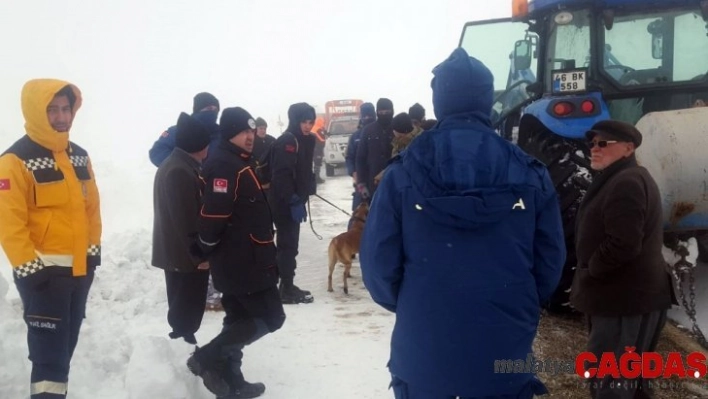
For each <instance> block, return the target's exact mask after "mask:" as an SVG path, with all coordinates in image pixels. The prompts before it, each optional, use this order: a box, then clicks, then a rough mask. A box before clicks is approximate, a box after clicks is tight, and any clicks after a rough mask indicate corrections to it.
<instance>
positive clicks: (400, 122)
mask: <svg viewBox="0 0 708 399" xmlns="http://www.w3.org/2000/svg"><path fill="white" fill-rule="evenodd" d="M391 127H392V128H393V130H394V131H396V132H398V133H403V134H408V133H410V132H412V131H413V121H411V117H410V116H408V114H407V113H405V112H401V113H400V114H398V115H396V116H394V117H393V122H391Z"/></svg>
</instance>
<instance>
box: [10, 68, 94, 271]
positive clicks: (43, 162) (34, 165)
mask: <svg viewBox="0 0 708 399" xmlns="http://www.w3.org/2000/svg"><path fill="white" fill-rule="evenodd" d="M67 85H68V86H70V87H71V89H72V90H73V92H74V94H75V95H76V102H75V104H74V107H73V110H72V112H73V114H74V115H76V111H77V110H78V109H79V108H80V107H81V92H80V91H79V89H78V88H77V87H76V86H74V85H71V84H69V83H68V82H63V81H60V80H53V79H38V80H31V81H29V82H27V83H26V84H25V86H24V87H23V89H22V113H23V115H24V117H25V130H26V132H27V134H26V135H25V136H23V137H22V138H21V139H19V140H18V141H16V142H15V143H14V144H13V145H12V146H11V147H10V148H9V149H7V150H6V151H5V152H4V153H3V154H2V155H0V221H2V222H1V223H0V245H2V248H3V250H4V251H5V254H6V255H7V257H8V259H9V260H10V264H11V265H12V268H13V270H14V274H15V277H16V278H17V281H18V283H19V282H21V281H22V282H29V281H42V280H43V278H42V277H41V276H44V277H46V276H47V275H49V273H51V274H57V273H58V274H66V275H73V276H83V275H86V269H87V263H88V264H90V265H92V266H96V265H98V264H100V256H101V245H100V244H101V214H100V207H99V195H98V188H97V186H96V180H95V178H94V174H93V170H92V169H91V162H90V159H89V157H88V153H87V152H86V151H85V150H84V149H83V148H81V147H79V146H77V145H76V144H74V143H72V142H70V141H69V133H68V132H64V133H60V132H57V131H55V130H54V129H53V128H52V127H51V125H50V124H49V119H48V117H47V106H48V105H49V103H50V102H51V101H52V99H53V98H54V95H55V94H56V93H57V92H58V91H60V90H61V89H62V88H64V87H66V86H67Z"/></svg>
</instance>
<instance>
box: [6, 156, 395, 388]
mask: <svg viewBox="0 0 708 399" xmlns="http://www.w3.org/2000/svg"><path fill="white" fill-rule="evenodd" d="M94 168H95V170H96V174H97V179H98V183H99V188H100V190H101V195H102V202H103V203H102V212H103V220H104V237H103V264H102V266H101V267H100V268H99V269H98V271H97V273H96V280H95V282H94V285H93V287H92V289H91V293H90V296H89V302H88V314H87V319H86V320H85V322H84V324H83V328H82V331H81V337H80V340H79V345H78V348H77V350H76V353H75V355H74V358H73V361H72V370H71V375H70V381H69V397H70V398H72V399H96V398H100V399H158V398H159V399H182V398H188V399H202V398H213V397H214V396H213V395H211V394H210V393H209V392H208V391H207V390H206V389H205V388H204V387H203V385H202V383H201V380H200V379H198V378H197V377H195V376H193V375H192V374H191V373H190V372H189V371H188V370H187V367H186V366H185V362H186V360H187V357H188V356H189V354H190V353H191V351H192V350H193V347H192V346H191V345H188V344H186V343H184V342H183V341H181V340H171V339H169V338H168V337H167V333H168V332H169V331H170V329H169V327H168V325H167V321H166V314H167V304H166V298H165V288H164V280H163V273H162V271H161V270H159V269H156V268H154V267H152V266H150V257H151V236H152V233H151V230H152V194H151V193H152V179H153V176H154V172H155V168H154V167H153V166H152V165H151V164H149V163H148V162H147V161H145V163H144V164H142V165H139V167H136V168H135V169H125V168H124V167H123V166H122V165H121V164H119V163H117V162H116V163H111V162H107V163H101V162H96V164H95V165H94ZM338 172H339V176H337V177H333V178H327V182H326V183H325V184H323V185H321V186H320V188H319V191H320V195H322V196H323V197H325V198H327V199H328V200H330V201H332V202H333V203H335V204H337V205H339V206H340V207H341V208H343V209H345V210H349V209H350V208H351V205H350V201H351V184H350V182H351V179H350V178H349V177H348V176H342V173H341V171H338ZM311 208H312V214H313V219H314V228H315V230H316V231H317V233H319V234H320V235H321V236H323V239H322V240H321V241H320V240H318V239H317V238H316V237H315V235H314V234H313V233H312V231H311V230H310V225H309V223H308V224H306V225H302V231H301V236H300V237H301V238H300V255H299V256H298V271H297V273H298V274H297V276H296V279H295V282H296V284H298V285H299V286H300V287H302V288H305V289H308V290H310V291H312V293H313V295H314V297H315V302H314V303H313V304H308V305H286V307H285V311H286V314H287V320H286V322H285V325H284V326H283V328H282V329H281V330H279V331H277V332H276V333H274V334H270V335H267V336H266V337H264V338H263V339H261V340H259V341H257V342H256V343H254V344H253V345H251V346H249V347H247V348H246V349H245V350H244V366H243V370H244V374H245V376H246V378H247V379H248V380H250V381H261V382H263V383H265V384H266V387H267V388H266V393H265V394H264V395H263V396H262V397H263V398H265V399H268V398H271V399H276V398H288V399H298V398H307V399H319V398H322V399H325V398H340V399H346V398H352V399H354V398H356V399H365V398H383V397H392V395H391V393H390V392H388V391H387V387H388V383H389V380H390V377H389V374H388V371H387V368H386V362H387V360H388V353H389V342H390V341H389V338H390V333H391V329H392V327H393V322H394V316H393V315H392V314H390V313H388V312H386V311H384V310H383V309H381V308H380V307H378V306H377V305H376V304H374V303H373V302H372V301H371V298H370V297H369V295H368V293H367V291H366V289H365V288H364V286H363V283H362V282H361V271H360V269H359V268H358V263H355V267H354V268H352V274H353V276H352V279H351V280H350V283H349V284H350V289H349V290H350V294H349V296H345V295H344V293H343V292H342V289H341V287H342V284H341V273H342V268H341V266H339V267H338V268H337V270H336V271H335V273H336V275H335V276H334V282H335V292H334V293H328V292H327V284H326V282H327V280H326V279H327V246H328V245H329V240H330V239H331V238H332V237H334V236H335V235H337V234H339V233H341V232H343V231H345V229H346V223H347V216H346V215H344V214H343V213H341V212H340V211H338V210H336V209H334V208H333V207H331V206H330V205H327V204H326V203H324V202H322V201H321V200H319V199H317V198H312V200H311ZM221 317H222V314H221V313H213V312H210V313H207V314H206V316H205V318H204V322H203V323H202V328H201V329H200V330H199V332H198V333H197V339H198V341H199V342H200V343H206V342H207V341H208V340H209V339H211V338H212V337H213V336H215V335H216V334H217V332H218V331H219V329H220V328H221ZM0 320H2V321H1V322H0V336H1V337H2V339H0V359H1V361H0V398H2V399H16V398H20V399H24V398H27V397H28V396H29V394H28V389H29V374H30V362H29V360H27V343H26V327H25V325H24V323H23V321H22V314H21V304H20V301H19V297H18V295H17V291H16V290H15V288H14V284H13V283H12V277H11V274H10V267H9V265H8V264H7V260H6V259H5V257H4V256H2V260H1V261H0Z"/></svg>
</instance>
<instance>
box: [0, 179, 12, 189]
mask: <svg viewBox="0 0 708 399" xmlns="http://www.w3.org/2000/svg"><path fill="white" fill-rule="evenodd" d="M9 189H10V179H0V190H9Z"/></svg>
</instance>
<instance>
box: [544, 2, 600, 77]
mask: <svg viewBox="0 0 708 399" xmlns="http://www.w3.org/2000/svg"><path fill="white" fill-rule="evenodd" d="M552 23H553V25H552V27H551V35H550V37H549V49H548V50H549V53H548V60H547V61H548V63H549V64H548V67H547V68H546V73H547V76H546V82H551V81H552V79H551V72H552V71H553V70H557V69H575V68H587V67H589V66H590V13H589V11H588V10H577V11H572V12H570V11H562V12H559V13H558V14H556V15H555V16H554V18H553V19H552Z"/></svg>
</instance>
